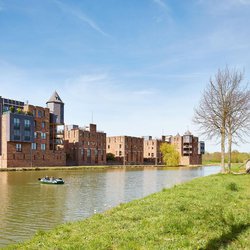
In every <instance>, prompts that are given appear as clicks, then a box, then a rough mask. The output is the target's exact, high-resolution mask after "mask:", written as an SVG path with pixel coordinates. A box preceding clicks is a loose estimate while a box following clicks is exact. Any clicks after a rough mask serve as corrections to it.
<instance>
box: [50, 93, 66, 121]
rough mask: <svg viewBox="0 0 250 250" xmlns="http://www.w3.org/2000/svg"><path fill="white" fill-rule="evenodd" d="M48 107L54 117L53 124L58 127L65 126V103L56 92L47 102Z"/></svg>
mask: <svg viewBox="0 0 250 250" xmlns="http://www.w3.org/2000/svg"><path fill="white" fill-rule="evenodd" d="M46 104H47V107H48V108H49V110H50V113H51V115H52V121H53V123H55V124H57V125H63V124H64V103H63V101H62V99H61V98H60V96H59V95H58V93H57V92H56V91H55V92H54V93H53V95H52V96H51V97H50V99H49V100H48V101H47V102H46Z"/></svg>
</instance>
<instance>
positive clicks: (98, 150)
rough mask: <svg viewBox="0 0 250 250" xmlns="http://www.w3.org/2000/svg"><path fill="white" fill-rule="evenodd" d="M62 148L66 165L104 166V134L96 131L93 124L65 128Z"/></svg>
mask: <svg viewBox="0 0 250 250" xmlns="http://www.w3.org/2000/svg"><path fill="white" fill-rule="evenodd" d="M64 147H65V152H66V156H67V165H78V166H80V165H102V164H106V134H105V133H104V132H100V131H97V130H96V125H95V124H90V125H89V127H84V128H80V127H79V126H77V125H70V126H69V125H68V126H65V131H64Z"/></svg>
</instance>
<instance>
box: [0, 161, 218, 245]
mask: <svg viewBox="0 0 250 250" xmlns="http://www.w3.org/2000/svg"><path fill="white" fill-rule="evenodd" d="M218 172H220V167H216V166H214V167H198V168H171V169H157V168H149V167H147V168H141V169H106V170H96V169H95V170H74V171H73V170H63V171H52V170H50V171H20V172H0V247H4V246H7V245H9V244H13V243H16V242H20V241H23V240H26V239H29V238H30V237H32V236H33V235H34V234H35V232H36V231H37V230H48V229H52V228H53V227H55V226H56V225H58V224H62V223H65V222H68V221H76V220H81V219H84V218H86V217H89V216H91V215H93V214H95V213H101V212H103V211H105V210H107V209H110V208H111V207H114V206H117V205H118V204H120V203H124V202H129V201H131V200H134V199H138V198H141V197H144V196H146V195H149V194H151V193H154V192H158V191H160V190H162V189H163V188H168V187H171V186H173V185H175V184H178V183H182V182H186V181H189V180H191V179H193V178H196V177H201V176H206V175H210V174H215V173H218ZM45 175H50V176H55V177H62V178H63V179H64V180H65V184H64V185H46V184H40V183H39V182H38V178H40V177H43V176H45Z"/></svg>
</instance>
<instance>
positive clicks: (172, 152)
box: [160, 143, 180, 166]
mask: <svg viewBox="0 0 250 250" xmlns="http://www.w3.org/2000/svg"><path fill="white" fill-rule="evenodd" d="M160 150H161V153H162V156H163V162H164V163H165V165H166V166H178V165H179V162H180V154H179V152H178V151H177V150H176V148H175V146H174V145H171V144H168V143H163V144H161V147H160Z"/></svg>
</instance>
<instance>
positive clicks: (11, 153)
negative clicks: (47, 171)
mask: <svg viewBox="0 0 250 250" xmlns="http://www.w3.org/2000/svg"><path fill="white" fill-rule="evenodd" d="M19 103H21V102H19ZM17 105H18V104H17ZM19 107H20V109H19V110H18V109H16V108H15V109H11V110H10V108H8V109H5V110H4V109H3V113H1V124H0V125H1V126H0V131H1V140H0V144H1V155H0V166H1V167H2V168H7V167H34V166H64V165H65V164H66V157H65V153H64V151H63V150H60V149H54V150H51V149H50V138H51V135H50V131H51V125H52V126H53V121H51V115H52V116H53V113H52V114H51V113H50V109H49V108H43V107H38V106H33V105H24V103H21V105H19ZM4 111H5V112H4Z"/></svg>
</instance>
